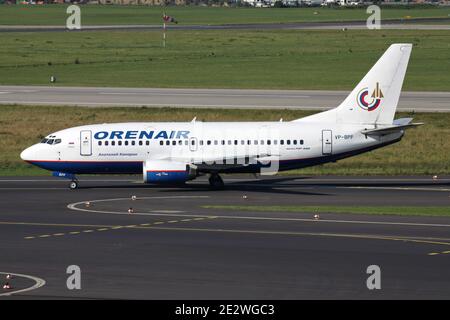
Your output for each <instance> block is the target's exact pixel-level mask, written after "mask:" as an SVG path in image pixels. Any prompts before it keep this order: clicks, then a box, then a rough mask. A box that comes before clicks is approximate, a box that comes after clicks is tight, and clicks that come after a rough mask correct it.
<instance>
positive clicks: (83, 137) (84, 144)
mask: <svg viewBox="0 0 450 320" xmlns="http://www.w3.org/2000/svg"><path fill="white" fill-rule="evenodd" d="M80 154H81V155H82V156H91V155H92V131H90V130H82V131H80Z"/></svg>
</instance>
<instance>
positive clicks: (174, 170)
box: [143, 160, 197, 183]
mask: <svg viewBox="0 0 450 320" xmlns="http://www.w3.org/2000/svg"><path fill="white" fill-rule="evenodd" d="M143 169H144V170H143V171H144V172H143V174H144V182H145V183H180V182H186V181H188V180H191V179H194V178H195V177H196V176H197V173H196V170H195V169H194V168H192V167H191V166H190V165H189V164H186V163H184V162H175V161H169V160H147V161H144V165H143Z"/></svg>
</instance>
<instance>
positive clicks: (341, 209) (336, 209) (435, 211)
mask: <svg viewBox="0 0 450 320" xmlns="http://www.w3.org/2000/svg"><path fill="white" fill-rule="evenodd" d="M202 208H206V209H225V210H240V211H242V210H245V211H269V212H296V213H353V214H370V215H396V216H440V217H450V207H448V206H447V207H403V206H399V207H387V206H386V207H384V206H381V207H380V206H377V207H353V206H352V207H347V206H233V205H207V206H202Z"/></svg>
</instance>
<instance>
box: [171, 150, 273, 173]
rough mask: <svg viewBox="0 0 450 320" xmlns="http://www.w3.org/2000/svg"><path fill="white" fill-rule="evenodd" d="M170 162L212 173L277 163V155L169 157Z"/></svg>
mask: <svg viewBox="0 0 450 320" xmlns="http://www.w3.org/2000/svg"><path fill="white" fill-rule="evenodd" d="M170 160H171V161H181V162H187V163H190V164H191V165H192V166H195V167H196V168H197V169H198V170H200V171H214V170H221V169H229V168H239V167H246V166H249V165H252V164H257V163H260V164H262V165H265V164H269V163H270V161H278V160H279V155H268V154H266V155H264V154H263V155H236V156H233V157H222V158H219V157H214V156H211V157H209V156H206V157H205V156H203V157H201V156H200V157H198V156H197V157H196V156H195V155H194V156H193V157H189V158H188V157H180V158H177V157H175V158H174V157H171V158H170Z"/></svg>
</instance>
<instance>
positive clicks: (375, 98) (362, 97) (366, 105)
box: [357, 82, 384, 111]
mask: <svg viewBox="0 0 450 320" xmlns="http://www.w3.org/2000/svg"><path fill="white" fill-rule="evenodd" d="M368 95H369V88H367V87H366V88H363V89H362V90H361V91H360V92H359V93H358V97H357V102H358V106H360V107H361V109H363V110H367V111H373V110H375V109H376V108H378V107H379V106H380V104H381V99H382V98H384V96H383V92H382V91H381V89H380V84H379V83H378V82H377V84H376V86H375V89H374V90H373V92H372V95H371V96H370V98H368Z"/></svg>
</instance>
